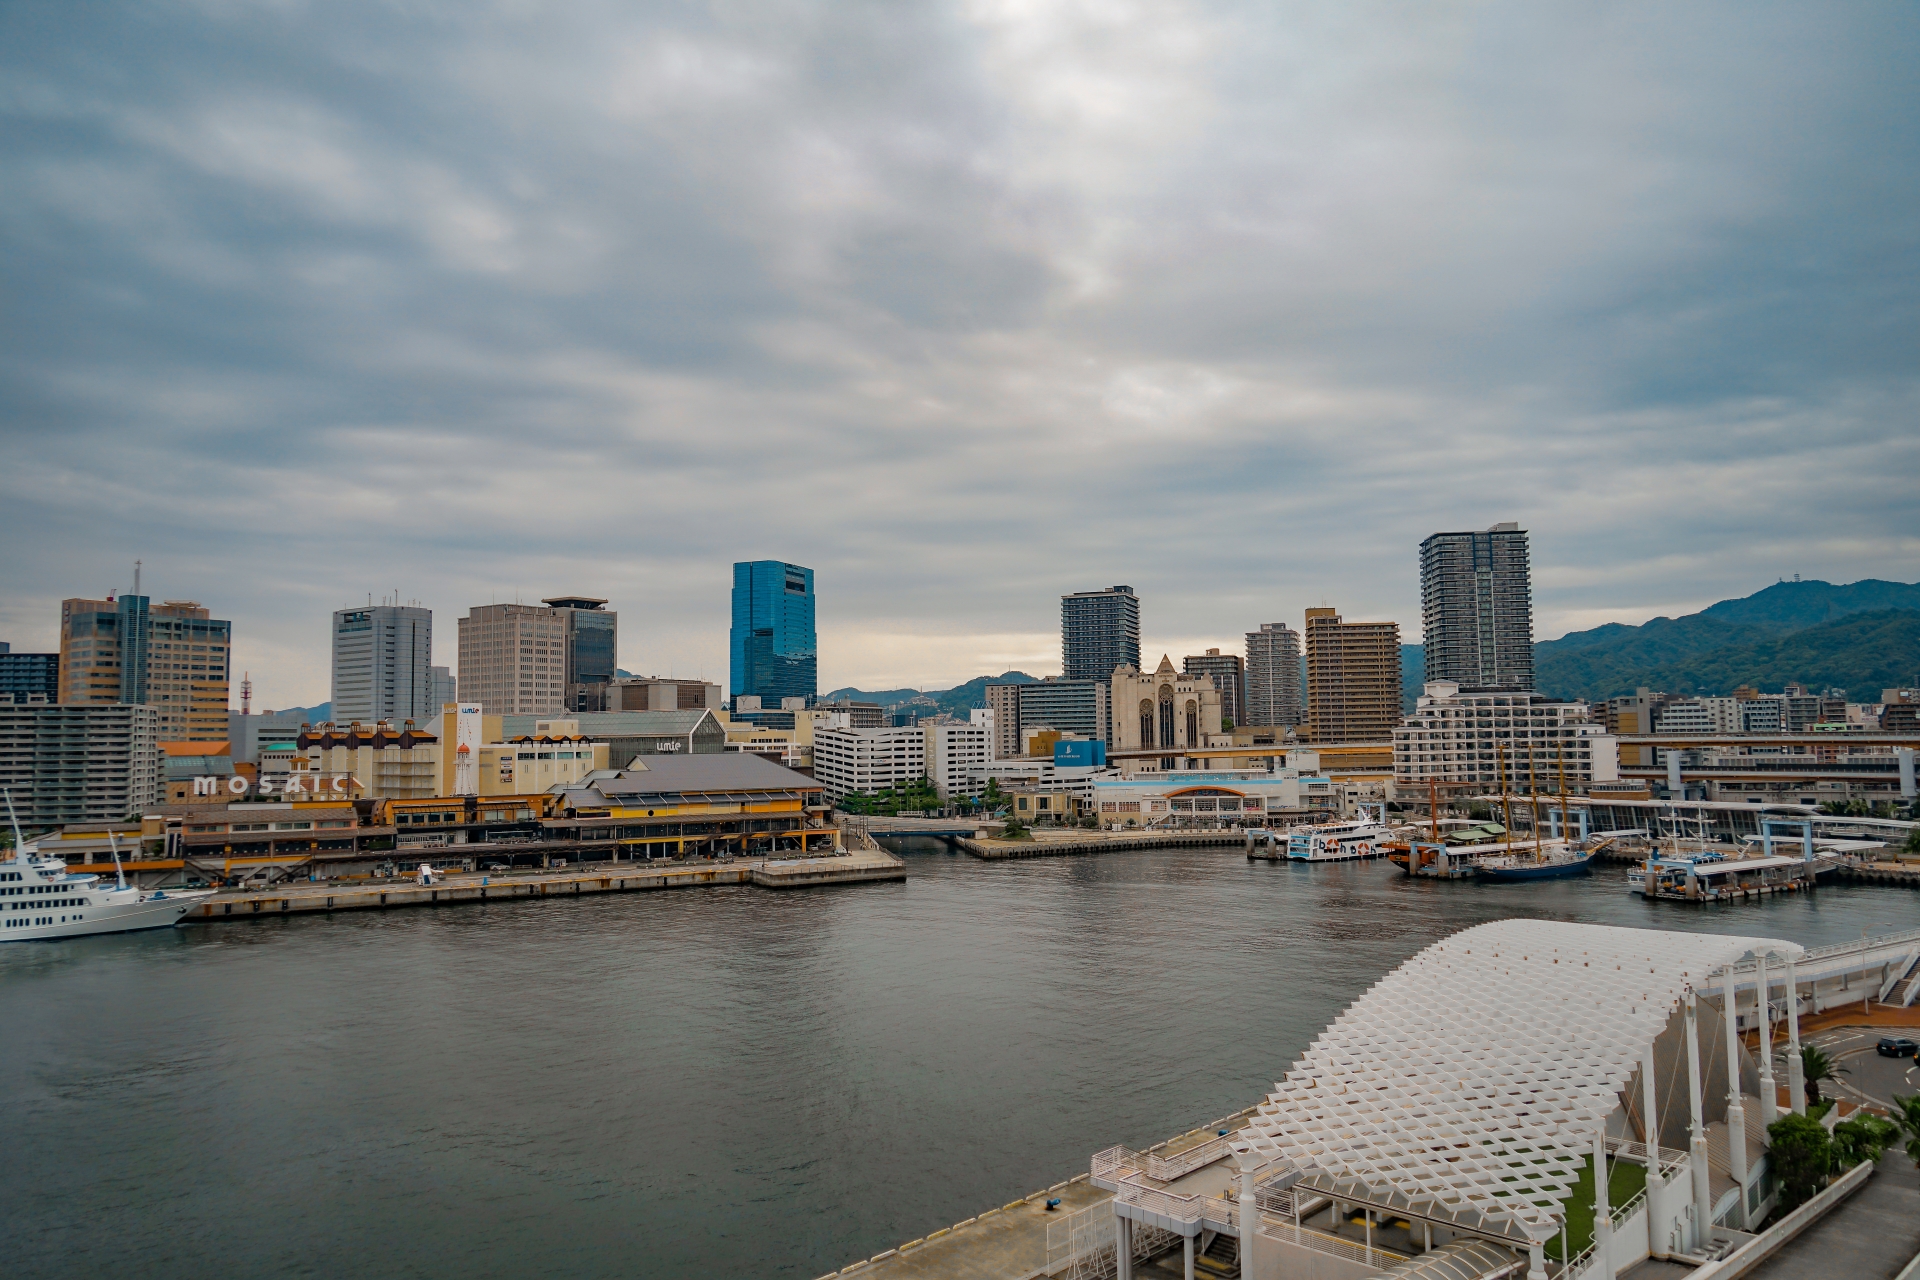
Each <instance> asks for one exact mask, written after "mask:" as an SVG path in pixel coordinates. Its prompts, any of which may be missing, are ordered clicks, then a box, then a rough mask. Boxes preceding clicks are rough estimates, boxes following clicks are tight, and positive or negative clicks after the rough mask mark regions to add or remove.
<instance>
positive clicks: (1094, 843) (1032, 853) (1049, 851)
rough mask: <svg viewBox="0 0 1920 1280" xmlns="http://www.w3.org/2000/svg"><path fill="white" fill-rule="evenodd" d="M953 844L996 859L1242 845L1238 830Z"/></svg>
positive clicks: (977, 854)
mask: <svg viewBox="0 0 1920 1280" xmlns="http://www.w3.org/2000/svg"><path fill="white" fill-rule="evenodd" d="M954 844H956V845H958V846H959V848H960V849H961V850H962V851H963V852H965V853H969V854H971V855H973V856H974V857H976V858H981V859H984V860H986V861H988V862H998V861H1002V860H1005V859H1008V858H1061V857H1065V856H1067V855H1068V854H1077V853H1123V852H1126V851H1128V850H1132V849H1192V848H1221V849H1226V848H1233V849H1240V848H1244V847H1245V846H1246V836H1245V835H1243V834H1242V833H1241V832H1238V831H1165V832H1151V833H1142V834H1139V835H1113V836H1098V835H1090V836H1087V837H1086V838H1084V839H1067V840H1041V839H1037V840H1033V841H1031V842H1029V841H1026V840H956V841H954Z"/></svg>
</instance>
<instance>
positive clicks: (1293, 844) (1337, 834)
mask: <svg viewBox="0 0 1920 1280" xmlns="http://www.w3.org/2000/svg"><path fill="white" fill-rule="evenodd" d="M1368 807H1369V806H1365V805H1363V806H1361V810H1360V816H1359V817H1357V818H1348V819H1346V820H1344V821H1342V822H1322V823H1316V824H1310V825H1307V826H1300V827H1294V828H1293V829H1292V830H1290V831H1289V832H1287V857H1288V858H1291V859H1294V860H1296V861H1300V862H1351V861H1353V860H1354V859H1355V858H1379V857H1384V856H1385V855H1386V853H1387V848H1386V842H1387V839H1388V837H1389V836H1391V835H1392V831H1391V830H1390V829H1389V828H1388V827H1387V824H1386V821H1385V819H1386V813H1385V809H1386V806H1385V805H1381V806H1378V810H1377V811H1376V812H1374V813H1369V812H1367V809H1368Z"/></svg>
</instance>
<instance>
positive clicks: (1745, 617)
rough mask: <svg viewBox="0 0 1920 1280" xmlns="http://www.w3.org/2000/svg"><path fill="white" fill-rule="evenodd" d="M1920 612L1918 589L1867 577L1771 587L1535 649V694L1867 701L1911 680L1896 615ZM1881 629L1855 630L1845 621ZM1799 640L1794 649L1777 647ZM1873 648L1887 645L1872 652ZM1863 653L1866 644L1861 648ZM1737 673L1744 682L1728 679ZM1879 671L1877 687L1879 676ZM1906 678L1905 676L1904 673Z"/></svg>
mask: <svg viewBox="0 0 1920 1280" xmlns="http://www.w3.org/2000/svg"><path fill="white" fill-rule="evenodd" d="M1907 614H1920V584H1908V583H1902V582H1883V581H1880V580H1878V579H1867V580H1864V581H1861V582H1853V583H1847V584H1844V585H1841V586H1835V585H1834V584H1832V583H1830V582H1777V583H1775V584H1774V585H1772V586H1770V587H1768V588H1766V589H1765V590H1763V591H1758V592H1755V593H1754V594H1753V595H1750V596H1747V597H1745V598H1743V599H1739V600H1722V601H1720V602H1719V603H1718V604H1714V605H1711V606H1709V607H1708V608H1706V609H1703V610H1701V611H1700V612H1699V613H1693V614H1687V615H1686V616H1684V617H1679V618H1655V619H1653V620H1652V621H1650V622H1648V623H1646V624H1645V625H1643V626H1638V627H1629V626H1624V625H1621V624H1619V623H1610V624H1608V625H1606V626H1604V627H1595V628H1593V629H1592V630H1590V631H1576V632H1574V633H1572V634H1571V635H1567V636H1563V637H1561V638H1560V639H1558V640H1548V641H1545V642H1543V643H1540V644H1537V645H1535V646H1534V650H1533V652H1534V686H1535V687H1536V688H1537V689H1539V690H1540V692H1542V693H1545V694H1549V695H1551V696H1554V697H1569V698H1586V699H1590V700H1592V699H1600V698H1610V697H1614V696H1615V695H1618V694H1623V693H1631V692H1633V690H1635V689H1636V688H1639V687H1640V686H1642V685H1644V686H1646V687H1648V688H1653V689H1665V690H1666V691H1667V692H1669V693H1702V694H1725V693H1730V692H1732V691H1733V689H1735V688H1737V687H1738V686H1739V685H1741V684H1752V685H1755V686H1756V687H1759V688H1768V689H1778V688H1779V687H1780V685H1782V684H1784V683H1789V682H1798V683H1802V684H1806V685H1808V686H1810V687H1815V688H1825V687H1829V686H1838V687H1842V688H1845V689H1847V690H1848V691H1849V696H1850V697H1853V698H1855V699H1861V700H1868V699H1871V698H1874V697H1877V696H1878V695H1879V692H1880V690H1881V689H1882V688H1886V687H1890V686H1891V685H1893V684H1899V683H1903V682H1906V681H1909V680H1911V679H1912V678H1913V675H1914V665H1915V663H1914V659H1913V657H1911V656H1903V655H1905V654H1907V653H1908V651H1906V650H1903V649H1902V648H1901V647H1900V646H1901V645H1902V644H1903V643H1904V640H1903V636H1904V635H1905V632H1904V631H1903V629H1902V627H1901V626H1900V625H1898V623H1899V617H1900V616H1902V615H1907ZM1869 615H1871V616H1873V617H1876V618H1881V619H1882V620H1883V624H1884V625H1882V624H1876V625H1873V626H1868V627H1865V628H1864V629H1853V628H1848V627H1845V626H1841V625H1839V624H1841V623H1843V622H1845V621H1846V620H1848V619H1850V618H1864V617H1867V616H1869ZM1790 636H1791V637H1797V642H1796V643H1795V644H1792V645H1787V644H1783V643H1781V642H1782V641H1783V640H1784V639H1785V638H1786V637H1790ZM1874 644H1881V645H1888V646H1892V647H1890V648H1887V649H1886V650H1884V651H1883V652H1880V653H1875V652H1872V651H1871V648H1870V646H1871V645H1874ZM1861 646H1869V647H1867V648H1862V647H1861ZM1737 671H1744V672H1748V673H1749V674H1747V675H1740V676H1737V677H1736V676H1734V675H1733V674H1731V673H1734V672H1737ZM1875 672H1885V673H1888V674H1886V677H1885V680H1884V682H1882V683H1875V681H1881V680H1882V677H1881V676H1880V675H1876V674H1874V673H1875ZM1902 672H1904V674H1902Z"/></svg>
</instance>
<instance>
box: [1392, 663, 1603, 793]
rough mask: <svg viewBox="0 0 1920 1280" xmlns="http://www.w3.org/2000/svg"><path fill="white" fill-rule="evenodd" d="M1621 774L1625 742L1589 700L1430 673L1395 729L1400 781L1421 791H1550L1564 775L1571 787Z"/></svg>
mask: <svg viewBox="0 0 1920 1280" xmlns="http://www.w3.org/2000/svg"><path fill="white" fill-rule="evenodd" d="M1619 777H1620V751H1619V743H1618V741H1617V740H1616V739H1615V738H1614V737H1613V736H1612V735H1610V734H1609V733H1608V732H1607V728H1606V726H1605V725H1604V724H1601V723H1598V722H1596V721H1595V720H1594V719H1593V716H1592V712H1591V709H1590V708H1589V707H1588V706H1587V704H1586V703H1584V702H1553V701H1550V700H1548V699H1547V698H1544V697H1541V696H1540V695H1539V694H1536V693H1528V692H1525V691H1523V690H1494V689H1463V688H1461V687H1460V686H1459V685H1457V684H1455V683H1453V682H1452V681H1450V680H1429V681H1427V683H1426V685H1425V689H1424V692H1422V693H1421V695H1420V698H1419V701H1418V702H1417V703H1416V704H1415V708H1414V712H1413V714H1412V715H1410V716H1407V717H1406V719H1405V721H1404V722H1403V723H1402V724H1401V725H1400V726H1399V727H1398V728H1396V729H1395V730H1394V731H1393V778H1394V782H1395V783H1396V784H1398V785H1399V786H1402V787H1412V788H1414V789H1415V795H1416V796H1418V795H1419V791H1418V788H1421V787H1425V786H1427V785H1428V784H1429V783H1432V784H1435V785H1437V786H1441V787H1448V788H1452V789H1455V790H1458V789H1461V788H1466V789H1470V790H1483V789H1484V790H1497V789H1501V788H1504V789H1505V790H1506V791H1508V792H1511V793H1513V794H1516V795H1527V794H1531V793H1533V792H1538V793H1540V794H1542V795H1550V794H1556V793H1558V792H1559V790H1560V787H1561V783H1562V781H1563V780H1564V782H1565V785H1566V788H1567V790H1568V791H1569V792H1570V793H1574V794H1585V793H1586V791H1587V789H1588V788H1589V787H1591V786H1592V785H1593V784H1594V783H1596V782H1613V781H1616V780H1618V778H1619Z"/></svg>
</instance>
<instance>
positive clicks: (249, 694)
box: [240, 671, 253, 716]
mask: <svg viewBox="0 0 1920 1280" xmlns="http://www.w3.org/2000/svg"><path fill="white" fill-rule="evenodd" d="M240 714H241V715H243V716H250V715H252V714H253V672H251V671H245V672H242V673H241V675H240Z"/></svg>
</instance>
